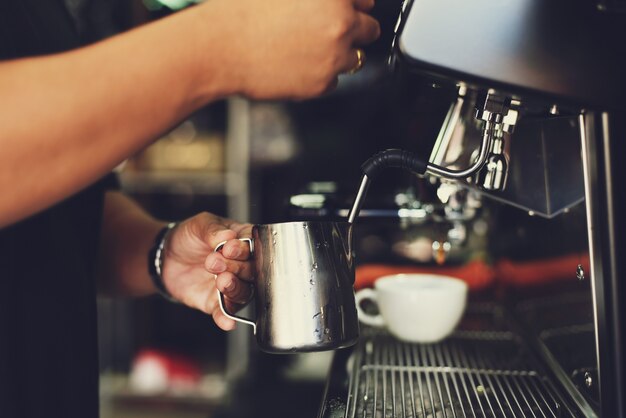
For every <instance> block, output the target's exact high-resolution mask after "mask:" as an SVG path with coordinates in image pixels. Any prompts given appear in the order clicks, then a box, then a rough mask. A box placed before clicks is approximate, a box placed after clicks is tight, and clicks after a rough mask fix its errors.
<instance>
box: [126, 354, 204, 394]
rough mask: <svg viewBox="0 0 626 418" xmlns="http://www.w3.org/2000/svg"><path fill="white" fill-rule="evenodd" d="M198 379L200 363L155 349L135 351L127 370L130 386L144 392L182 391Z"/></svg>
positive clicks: (193, 386) (199, 378)
mask: <svg viewBox="0 0 626 418" xmlns="http://www.w3.org/2000/svg"><path fill="white" fill-rule="evenodd" d="M201 378H202V373H201V371H200V366H199V365H198V364H197V363H196V362H195V361H194V360H193V359H191V358H189V357H186V356H183V355H181V354H177V353H172V352H167V351H163V350H157V349H144V350H141V351H139V352H138V353H137V355H136V356H135V359H134V361H133V366H132V369H131V373H130V385H131V387H132V388H133V389H134V390H136V391H139V392H143V393H146V394H155V393H163V392H167V391H184V390H190V389H193V388H195V387H196V386H197V385H198V384H199V383H200V380H201Z"/></svg>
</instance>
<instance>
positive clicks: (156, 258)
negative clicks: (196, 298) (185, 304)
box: [148, 222, 177, 301]
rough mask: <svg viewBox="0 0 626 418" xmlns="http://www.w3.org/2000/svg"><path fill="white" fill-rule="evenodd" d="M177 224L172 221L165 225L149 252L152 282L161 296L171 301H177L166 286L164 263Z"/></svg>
mask: <svg viewBox="0 0 626 418" xmlns="http://www.w3.org/2000/svg"><path fill="white" fill-rule="evenodd" d="M176 225H177V224H176V223H175V222H171V223H169V224H167V225H166V226H165V227H163V228H162V229H161V230H160V231H159V232H158V234H157V235H156V237H155V239H154V244H153V246H152V248H151V249H150V251H149V252H148V273H149V275H150V279H151V280H152V284H153V285H154V287H155V289H156V290H157V292H158V293H159V294H161V296H163V297H164V298H166V299H168V300H170V301H175V298H174V296H172V294H171V293H170V291H169V290H168V289H167V287H166V286H165V281H164V280H163V265H164V263H165V254H166V249H167V242H168V239H169V237H170V236H171V232H172V230H173V229H174V228H175V227H176Z"/></svg>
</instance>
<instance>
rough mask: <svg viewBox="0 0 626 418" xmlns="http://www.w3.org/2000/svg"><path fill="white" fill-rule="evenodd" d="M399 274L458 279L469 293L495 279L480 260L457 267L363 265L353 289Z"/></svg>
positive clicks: (489, 268)
mask: <svg viewBox="0 0 626 418" xmlns="http://www.w3.org/2000/svg"><path fill="white" fill-rule="evenodd" d="M401 273H426V274H441V275H444V276H451V277H458V278H459V279H463V280H465V281H466V282H467V284H468V286H469V289H470V291H472V290H480V289H484V288H486V287H488V286H489V285H491V284H492V283H493V281H494V279H495V272H494V270H493V268H492V267H490V266H488V265H487V264H486V263H485V262H483V261H482V260H472V261H470V262H469V263H467V264H465V265H463V266H459V267H452V266H392V265H388V264H364V265H362V266H359V267H357V269H356V279H355V282H354V287H355V288H356V289H361V288H364V287H371V286H372V285H373V284H374V282H375V281H376V280H377V279H379V278H380V277H382V276H388V275H391V274H401Z"/></svg>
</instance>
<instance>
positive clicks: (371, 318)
mask: <svg viewBox="0 0 626 418" xmlns="http://www.w3.org/2000/svg"><path fill="white" fill-rule="evenodd" d="M354 297H355V301H356V310H357V312H358V314H359V320H360V321H361V322H363V323H364V324H367V325H371V326H373V327H384V326H385V320H384V319H383V317H382V315H381V314H378V315H370V314H368V313H366V312H365V311H364V310H363V309H361V302H362V301H364V300H366V299H369V300H371V301H373V302H374V303H376V304H378V299H377V295H376V291H375V290H374V289H370V288H365V289H361V290H359V291H358V292H356V295H354Z"/></svg>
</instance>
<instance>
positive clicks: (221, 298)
mask: <svg viewBox="0 0 626 418" xmlns="http://www.w3.org/2000/svg"><path fill="white" fill-rule="evenodd" d="M239 241H245V242H247V243H248V245H249V246H250V256H253V255H254V241H252V238H239ZM227 242H228V241H223V242H220V243H219V244H217V245H216V246H215V250H213V252H215V253H216V252H219V251H220V250H221V249H222V248H223V247H224V245H226V243H227ZM217 300H218V302H219V305H220V309H221V310H222V313H223V314H224V315H225V316H226V317H227V318H230V319H232V320H234V321H237V322H241V323H243V324H248V325H252V329H253V332H254V334H255V335H256V323H255V322H253V321H251V320H249V319H247V318H244V317H242V316H237V315H235V314H231V313H230V312H228V311H227V310H226V302H225V301H224V294H223V293H222V292H220V291H219V289H218V290H217Z"/></svg>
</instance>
